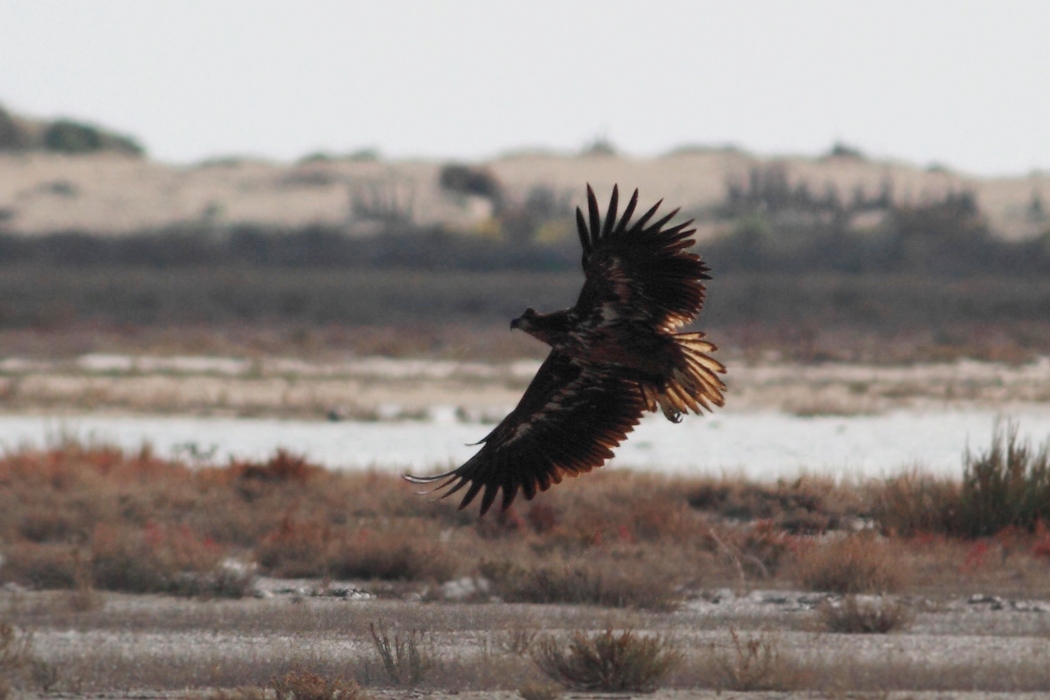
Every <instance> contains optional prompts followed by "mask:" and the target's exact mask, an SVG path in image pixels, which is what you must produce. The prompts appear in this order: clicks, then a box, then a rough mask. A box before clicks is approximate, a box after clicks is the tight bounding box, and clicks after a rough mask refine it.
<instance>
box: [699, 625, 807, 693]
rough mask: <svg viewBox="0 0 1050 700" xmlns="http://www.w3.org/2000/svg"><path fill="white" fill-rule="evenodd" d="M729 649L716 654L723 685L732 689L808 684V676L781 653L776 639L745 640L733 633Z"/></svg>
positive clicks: (730, 636) (779, 687) (759, 688)
mask: <svg viewBox="0 0 1050 700" xmlns="http://www.w3.org/2000/svg"><path fill="white" fill-rule="evenodd" d="M729 639H730V643H729V645H728V647H727V648H725V649H722V650H716V651H715V660H716V661H717V662H718V667H719V669H720V670H721V672H722V685H723V686H724V687H726V688H729V689H730V690H739V691H755V690H779V691H785V690H794V689H796V688H799V687H801V686H802V685H804V684H805V682H806V680H807V674H806V673H804V672H803V671H802V670H801V669H800V668H799V667H798V665H797V664H795V663H794V662H792V661H790V660H788V659H787V658H786V657H784V656H783V655H782V654H781V651H780V643H779V640H778V639H777V638H776V637H773V636H770V635H761V636H758V637H747V638H743V637H741V636H740V635H739V634H737V632H736V630H733V629H731V630H729Z"/></svg>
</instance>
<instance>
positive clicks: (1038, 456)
mask: <svg viewBox="0 0 1050 700" xmlns="http://www.w3.org/2000/svg"><path fill="white" fill-rule="evenodd" d="M963 461H964V466H963V480H962V489H961V491H960V494H959V505H958V523H959V525H958V527H959V530H960V532H959V534H962V535H964V536H968V537H987V536H990V535H994V534H995V533H997V532H1000V531H1001V530H1004V529H1006V528H1007V527H1021V528H1024V529H1026V530H1029V531H1032V530H1034V529H1035V527H1036V524H1037V523H1039V522H1040V521H1050V443H1044V444H1043V446H1042V447H1041V448H1039V449H1038V450H1035V449H1033V448H1032V446H1031V443H1029V442H1028V441H1022V440H1020V439H1019V438H1018V435H1017V424H1016V423H1012V422H1007V423H1005V424H1003V423H999V424H997V425H996V426H995V429H994V431H993V433H992V444H991V445H990V446H989V448H988V450H987V451H986V452H982V453H978V454H973V453H971V452H970V450H969V449H967V450H966V454H965V457H964V458H963Z"/></svg>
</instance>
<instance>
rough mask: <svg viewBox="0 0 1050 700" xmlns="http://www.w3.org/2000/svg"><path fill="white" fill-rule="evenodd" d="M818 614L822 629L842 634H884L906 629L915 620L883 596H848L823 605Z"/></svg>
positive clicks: (899, 606) (898, 601)
mask: <svg viewBox="0 0 1050 700" xmlns="http://www.w3.org/2000/svg"><path fill="white" fill-rule="evenodd" d="M817 612H818V615H819V616H820V621H821V623H822V624H823V625H824V628H825V629H827V630H828V631H829V632H839V633H844V634H885V633H887V632H892V631H894V630H900V629H904V628H906V627H907V626H908V625H910V624H911V622H912V619H913V618H914V615H913V613H912V611H911V609H910V608H909V607H908V606H907V605H905V604H904V603H902V602H901V601H900V600H897V599H894V598H886V597H883V596H878V597H874V596H856V595H847V596H844V597H843V598H842V599H841V600H837V601H825V602H824V603H823V604H822V605H821V606H820V608H818V611H817Z"/></svg>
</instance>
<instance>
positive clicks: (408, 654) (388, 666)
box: [368, 622, 433, 686]
mask: <svg viewBox="0 0 1050 700" xmlns="http://www.w3.org/2000/svg"><path fill="white" fill-rule="evenodd" d="M368 631H369V632H371V633H372V644H373V646H374V648H375V651H376V655H377V656H379V661H380V662H381V663H382V664H383V670H384V671H386V675H387V678H389V679H390V682H391V683H392V684H394V685H396V686H409V685H416V684H418V683H419V682H420V681H422V680H423V676H424V675H425V674H426V672H427V671H428V670H429V669H430V668H431V666H433V659H432V657H431V654H430V652H429V650H428V649H425V648H424V643H425V641H426V633H425V632H423V631H422V630H409V631H408V632H402V631H400V630H396V629H395V630H394V636H393V638H391V637H390V634H389V633H388V632H387V630H386V626H385V625H384V624H383V623H382V622H380V623H378V624H376V623H374V622H373V623H370V624H369V625H368Z"/></svg>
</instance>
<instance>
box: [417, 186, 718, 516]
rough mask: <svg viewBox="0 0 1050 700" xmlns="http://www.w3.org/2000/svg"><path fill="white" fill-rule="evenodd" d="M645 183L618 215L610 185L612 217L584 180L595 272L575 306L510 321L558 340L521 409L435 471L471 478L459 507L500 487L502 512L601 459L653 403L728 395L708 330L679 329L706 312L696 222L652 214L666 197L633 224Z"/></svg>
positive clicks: (490, 497)
mask: <svg viewBox="0 0 1050 700" xmlns="http://www.w3.org/2000/svg"><path fill="white" fill-rule="evenodd" d="M637 204H638V191H637V190H635V191H634V194H633V195H632V196H631V199H630V201H629V202H628V204H627V207H626V208H625V209H624V212H623V215H622V216H619V217H618V216H617V209H618V205H619V191H618V188H616V187H615V186H614V187H613V191H612V196H611V197H610V201H609V207H608V210H607V212H606V215H605V218H604V220H603V219H602V216H601V212H600V210H599V208H598V200H597V198H596V197H595V196H594V191H593V190H592V189H591V187H590V185H588V186H587V217H586V218H585V217H584V214H583V211H581V210H580V209H579V208H577V209H576V225H577V232H578V234H579V237H580V245H581V246H582V248H583V260H582V262H583V271H584V273H585V275H586V281H585V282H584V285H583V288H582V289H581V290H580V296H579V298H578V299H577V301H576V305H575V306H574V307H572V308H571V309H566V310H564V311H556V312H554V313H550V314H540V313H537V312H536V311H534V310H532V309H531V308H530V309H526V310H525V313H523V314H522V315H521V316H520V317H518V318H516V319H514V320H513V321H511V328H520V329H521V330H523V331H525V332H526V333H529V334H530V335H532V336H534V337H536V338H538V339H539V340H541V341H543V342H545V343H547V344H548V345H550V346H551V351H550V354H549V355H548V356H547V359H546V360H545V361H544V363H543V364H542V365H541V366H540V369H539V371H538V372H537V373H536V376H535V377H534V378H533V380H532V383H531V384H529V387H528V388H527V389H526V390H525V394H524V395H523V396H522V398H521V401H520V402H519V403H518V405H517V407H515V408H514V410H513V411H511V412H510V414H509V415H507V417H506V418H504V419H503V421H501V422H500V423H499V425H497V426H496V427H495V428H494V429H493V430H492V432H490V433H489V434H488V435H487V436H485V438H484V439H483V440H482V441H481V443H482V447H481V449H480V450H479V451H478V452H477V454H475V455H474V456H473V457H471V458H470V459H469V460H468V461H467V462H466V463H465V464H463V466H461V467H459V468H457V469H454V470H452V471H449V472H445V473H443V474H436V475H433V476H424V477H418V476H409V475H406V476H405V478H406V479H408V480H409V481H412V482H414V483H434V484H437V485H436V487H435V489H437V490H440V489H447V490H446V491H445V493H444V494H443V495H444V496H448V495H451V494H453V493H456V492H458V491H460V490H462V489H464V488H466V493H465V494H464V495H463V498H462V499H461V500H460V504H459V507H460V508H465V507H466V506H467V505H469V504H470V503H471V502H472V501H473V500H474V498H476V497H477V496H478V495H479V494H481V496H482V498H481V514H482V515H484V514H485V513H486V512H487V511H488V510H489V509H490V508H491V506H492V504H493V503H494V502H495V500H496V497H497V495H498V494H499V493H500V492H502V494H503V499H502V503H501V507H502V508H503V509H504V510H505V509H506V508H508V507H509V506H510V505H511V503H512V502H513V501H514V499H515V497H516V496H517V494H518V492H519V491H521V492H522V493H523V494H524V496H525V498H526V499H531V498H533V496H535V495H536V493H537V492H539V491H546V490H547V489H548V488H550V486H551V485H552V484H557V483H560V482H561V480H562V478H563V477H564V476H566V475H568V476H578V475H579V474H582V473H585V472H588V471H590V470H591V469H594V468H596V467H600V466H602V465H603V464H605V461H606V460H608V459H609V458H611V457H612V456H613V448H615V447H617V446H618V445H619V444H620V443H621V442H622V441H623V440H624V439H625V438H626V437H627V434H628V433H629V432H631V430H633V429H634V426H635V425H637V424H638V421H639V420H640V418H641V416H642V414H643V413H645V412H646V411H656V410H660V411H661V412H662V413H663V414H664V415H665V416H666V417H667V418H668V419H669V420H671V421H674V422H678V421H679V420H681V416H682V414H683V413H689V412H693V413H701V411H702V410H703V409H707V410H711V406H712V405H714V406H722V405H723V403H724V398H723V393H724V392H725V384H723V382H722V380H721V378H720V377H719V376H718V375H719V374H724V373H725V367H724V366H723V365H722V364H721V363H720V362H718V361H717V360H715V359H714V358H713V357H711V356H710V355H708V354H707V353H709V352H713V351H714V350H716V347H715V346H714V344H712V343H710V342H708V341H706V340H704V334H703V333H699V332H688V333H678V332H676V330H677V329H678V328H680V327H681V326H683V325H684V324H687V323H690V322H691V321H692V320H693V319H695V318H696V316H697V314H699V312H700V309H701V307H702V306H703V303H704V295H705V293H706V290H705V287H704V280H708V279H710V277H709V276H708V275H707V272H708V269H707V267H706V265H704V263H703V260H701V258H700V256H698V255H696V254H695V253H692V252H689V249H690V248H691V247H692V245H693V244H694V243H695V241H694V240H693V238H692V234H693V233H694V232H695V229H691V228H688V227H689V225H690V224H691V223H692V221H691V220H690V221H686V222H683V223H679V224H675V225H673V226H670V227H667V224H668V223H669V222H670V221H671V220H672V219H673V218H674V217H675V215H676V214H677V213H678V210H677V209H676V210H674V211H672V212H671V213H670V214H667V215H666V216H664V217H662V218H660V219H658V220H656V221H654V222H652V223H650V221H651V220H652V218H653V217H654V215H655V214H656V212H657V210H658V209H659V207H660V202H657V203H656V204H655V205H654V206H653V207H651V208H650V209H649V210H647V211H646V212H645V213H644V214H642V216H641V217H640V218H639V219H638V220H637V221H634V222H632V221H631V217H632V216H633V215H634V211H635V208H636V206H637Z"/></svg>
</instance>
